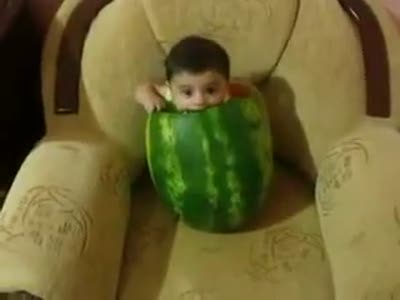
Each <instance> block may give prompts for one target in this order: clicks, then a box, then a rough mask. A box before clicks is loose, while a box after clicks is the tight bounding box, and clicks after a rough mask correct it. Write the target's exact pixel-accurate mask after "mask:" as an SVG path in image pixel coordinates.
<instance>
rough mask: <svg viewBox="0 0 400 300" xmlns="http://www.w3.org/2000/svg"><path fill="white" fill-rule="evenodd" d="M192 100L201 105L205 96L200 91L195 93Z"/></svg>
mask: <svg viewBox="0 0 400 300" xmlns="http://www.w3.org/2000/svg"><path fill="white" fill-rule="evenodd" d="M193 100H194V101H193V102H194V103H195V104H196V105H203V104H204V102H205V97H204V95H203V94H202V93H197V94H196V95H195V97H194V99H193Z"/></svg>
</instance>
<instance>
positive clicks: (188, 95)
mask: <svg viewBox="0 0 400 300" xmlns="http://www.w3.org/2000/svg"><path fill="white" fill-rule="evenodd" d="M182 93H183V94H184V95H185V96H186V97H190V96H192V91H191V90H183V91H182Z"/></svg>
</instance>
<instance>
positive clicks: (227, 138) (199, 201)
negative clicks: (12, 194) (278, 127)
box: [146, 97, 273, 232]
mask: <svg viewBox="0 0 400 300" xmlns="http://www.w3.org/2000/svg"><path fill="white" fill-rule="evenodd" d="M146 153H147V162H148V166H149V170H150V175H151V179H152V181H153V183H154V185H155V187H156V190H157V191H158V193H159V195H160V197H161V199H162V200H163V201H164V202H165V203H166V204H167V205H168V206H169V207H170V208H171V209H172V210H173V211H174V212H175V213H177V214H178V215H179V216H180V217H181V218H182V220H183V222H185V223H186V224H187V225H189V226H191V227H193V228H196V229H200V230H206V231H211V232H229V231H234V230H237V229H239V228H240V227H241V226H243V225H244V224H245V223H246V222H247V221H248V220H249V219H250V218H252V217H253V216H254V215H255V213H256V212H257V211H258V210H260V209H261V208H262V206H263V203H264V200H265V199H266V194H267V191H268V187H269V183H270V180H271V175H272V171H273V158H272V141H271V134H270V128H269V122H268V116H267V112H266V109H265V106H264V104H263V102H262V101H260V100H258V99H257V98H256V97H254V98H252V97H246V98H232V99H231V100H230V101H228V102H226V103H224V104H221V105H218V106H214V107H210V108H207V109H205V110H202V111H196V112H176V111H174V110H173V109H167V110H164V111H160V112H155V113H153V114H151V115H150V116H149V118H148V120H147V128H146Z"/></svg>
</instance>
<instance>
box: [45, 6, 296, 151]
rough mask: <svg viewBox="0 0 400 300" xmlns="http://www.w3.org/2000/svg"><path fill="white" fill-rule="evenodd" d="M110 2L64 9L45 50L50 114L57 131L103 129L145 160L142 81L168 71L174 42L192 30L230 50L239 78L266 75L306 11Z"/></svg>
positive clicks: (282, 8)
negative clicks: (138, 96)
mask: <svg viewBox="0 0 400 300" xmlns="http://www.w3.org/2000/svg"><path fill="white" fill-rule="evenodd" d="M84 2H86V8H84V9H82V7H83V3H84ZM109 2H110V1H109V0H90V1H83V0H81V1H76V0H65V1H64V3H63V4H62V6H61V8H60V9H59V11H58V13H57V16H56V18H55V19H54V20H53V24H52V26H51V28H50V32H49V35H48V41H47V46H46V48H45V51H44V61H43V80H44V82H43V96H44V101H45V107H46V116H47V122H48V127H49V131H50V132H51V134H53V135H54V136H57V135H60V134H66V132H67V131H68V132H69V133H71V132H75V133H77V132H81V133H82V131H84V130H85V128H86V129H89V131H90V132H94V131H99V132H101V134H102V135H105V136H107V137H108V138H110V139H111V140H114V141H115V142H116V143H117V144H119V145H121V146H122V147H123V148H124V149H126V150H127V153H129V154H130V155H131V156H132V157H133V158H136V157H143V154H144V143H143V141H144V140H143V133H144V124H145V120H146V115H145V113H144V111H143V110H142V109H141V108H140V107H138V106H137V105H136V104H135V102H134V98H133V94H134V89H135V85H136V84H137V83H138V82H139V81H142V80H146V79H148V78H153V77H162V76H163V68H162V66H163V64H162V61H163V59H164V57H165V54H166V52H167V51H168V50H169V49H170V47H171V45H172V44H173V43H174V42H176V41H177V40H178V39H180V38H182V37H183V36H185V35H188V34H200V35H203V36H207V37H211V38H214V39H215V40H217V41H218V42H220V43H221V44H222V45H223V46H225V47H226V49H227V50H228V52H229V54H230V56H231V59H232V73H233V76H234V77H246V78H253V77H259V76H264V75H267V74H268V73H269V72H270V71H271V70H272V69H273V68H274V66H275V64H277V62H278V60H279V58H280V55H281V53H282V51H283V49H284V48H285V45H286V42H287V41H288V39H289V37H290V35H291V31H292V29H293V26H294V25H293V24H294V23H295V20H296V15H297V10H298V0H286V1H281V0H268V1H265V0H246V1H243V0H231V1H211V0H203V1H191V2H190V4H188V1H185V0H174V1H172V0H171V1H165V0H150V1H140V0H115V1H112V2H111V3H109ZM105 5H107V6H105ZM77 16H78V17H77ZM94 18H95V19H94ZM92 19H94V21H93V22H92ZM72 21H73V22H75V23H74V24H71V22H72ZM85 22H86V23H85ZM86 33H88V34H87V36H86V39H84V38H83V37H85V35H86ZM77 40H78V43H77V42H76V41H77ZM83 41H84V42H83ZM60 72H64V74H60ZM60 78H63V81H58V80H59V79H60ZM62 86H64V89H63V91H64V92H63V93H62V92H60V90H59V89H60V88H63V87H62ZM67 89H69V91H67ZM60 97H63V99H61V98H60ZM59 108H61V109H59ZM57 109H58V113H61V112H64V113H68V114H67V115H65V114H64V115H60V114H55V111H56V112H57ZM93 129H94V130H93ZM69 133H68V134H69ZM72 136H74V134H72Z"/></svg>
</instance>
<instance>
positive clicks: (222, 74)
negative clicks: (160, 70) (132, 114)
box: [135, 35, 240, 113]
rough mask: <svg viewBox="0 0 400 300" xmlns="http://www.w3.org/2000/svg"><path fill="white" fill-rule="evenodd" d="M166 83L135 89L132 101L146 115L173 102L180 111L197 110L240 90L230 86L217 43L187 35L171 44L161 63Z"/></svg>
mask: <svg viewBox="0 0 400 300" xmlns="http://www.w3.org/2000/svg"><path fill="white" fill-rule="evenodd" d="M165 72H166V79H167V80H166V82H164V83H145V84H141V85H139V86H138V87H137V89H136V93H135V98H136V101H137V102H139V103H140V104H141V105H143V107H144V108H145V109H146V111H147V112H149V113H150V112H153V111H154V110H160V109H162V108H163V107H164V106H165V101H171V100H173V101H174V104H175V107H176V108H177V109H178V110H180V111H188V110H201V109H204V108H207V107H209V106H214V105H217V104H220V103H223V102H225V101H227V100H229V99H230V97H231V96H232V92H233V90H234V89H235V91H234V94H235V95H236V96H238V94H240V87H239V86H238V85H235V84H232V83H230V82H229V81H230V80H229V78H230V60H229V56H228V54H227V52H226V51H225V49H224V48H223V47H222V46H220V45H219V44H218V43H216V42H214V41H212V40H210V39H206V38H203V37H199V36H193V35H192V36H188V37H186V38H184V39H182V40H181V41H179V42H178V43H177V44H175V45H174V46H173V47H172V49H171V51H170V53H169V54H168V56H167V58H166V60H165Z"/></svg>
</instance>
